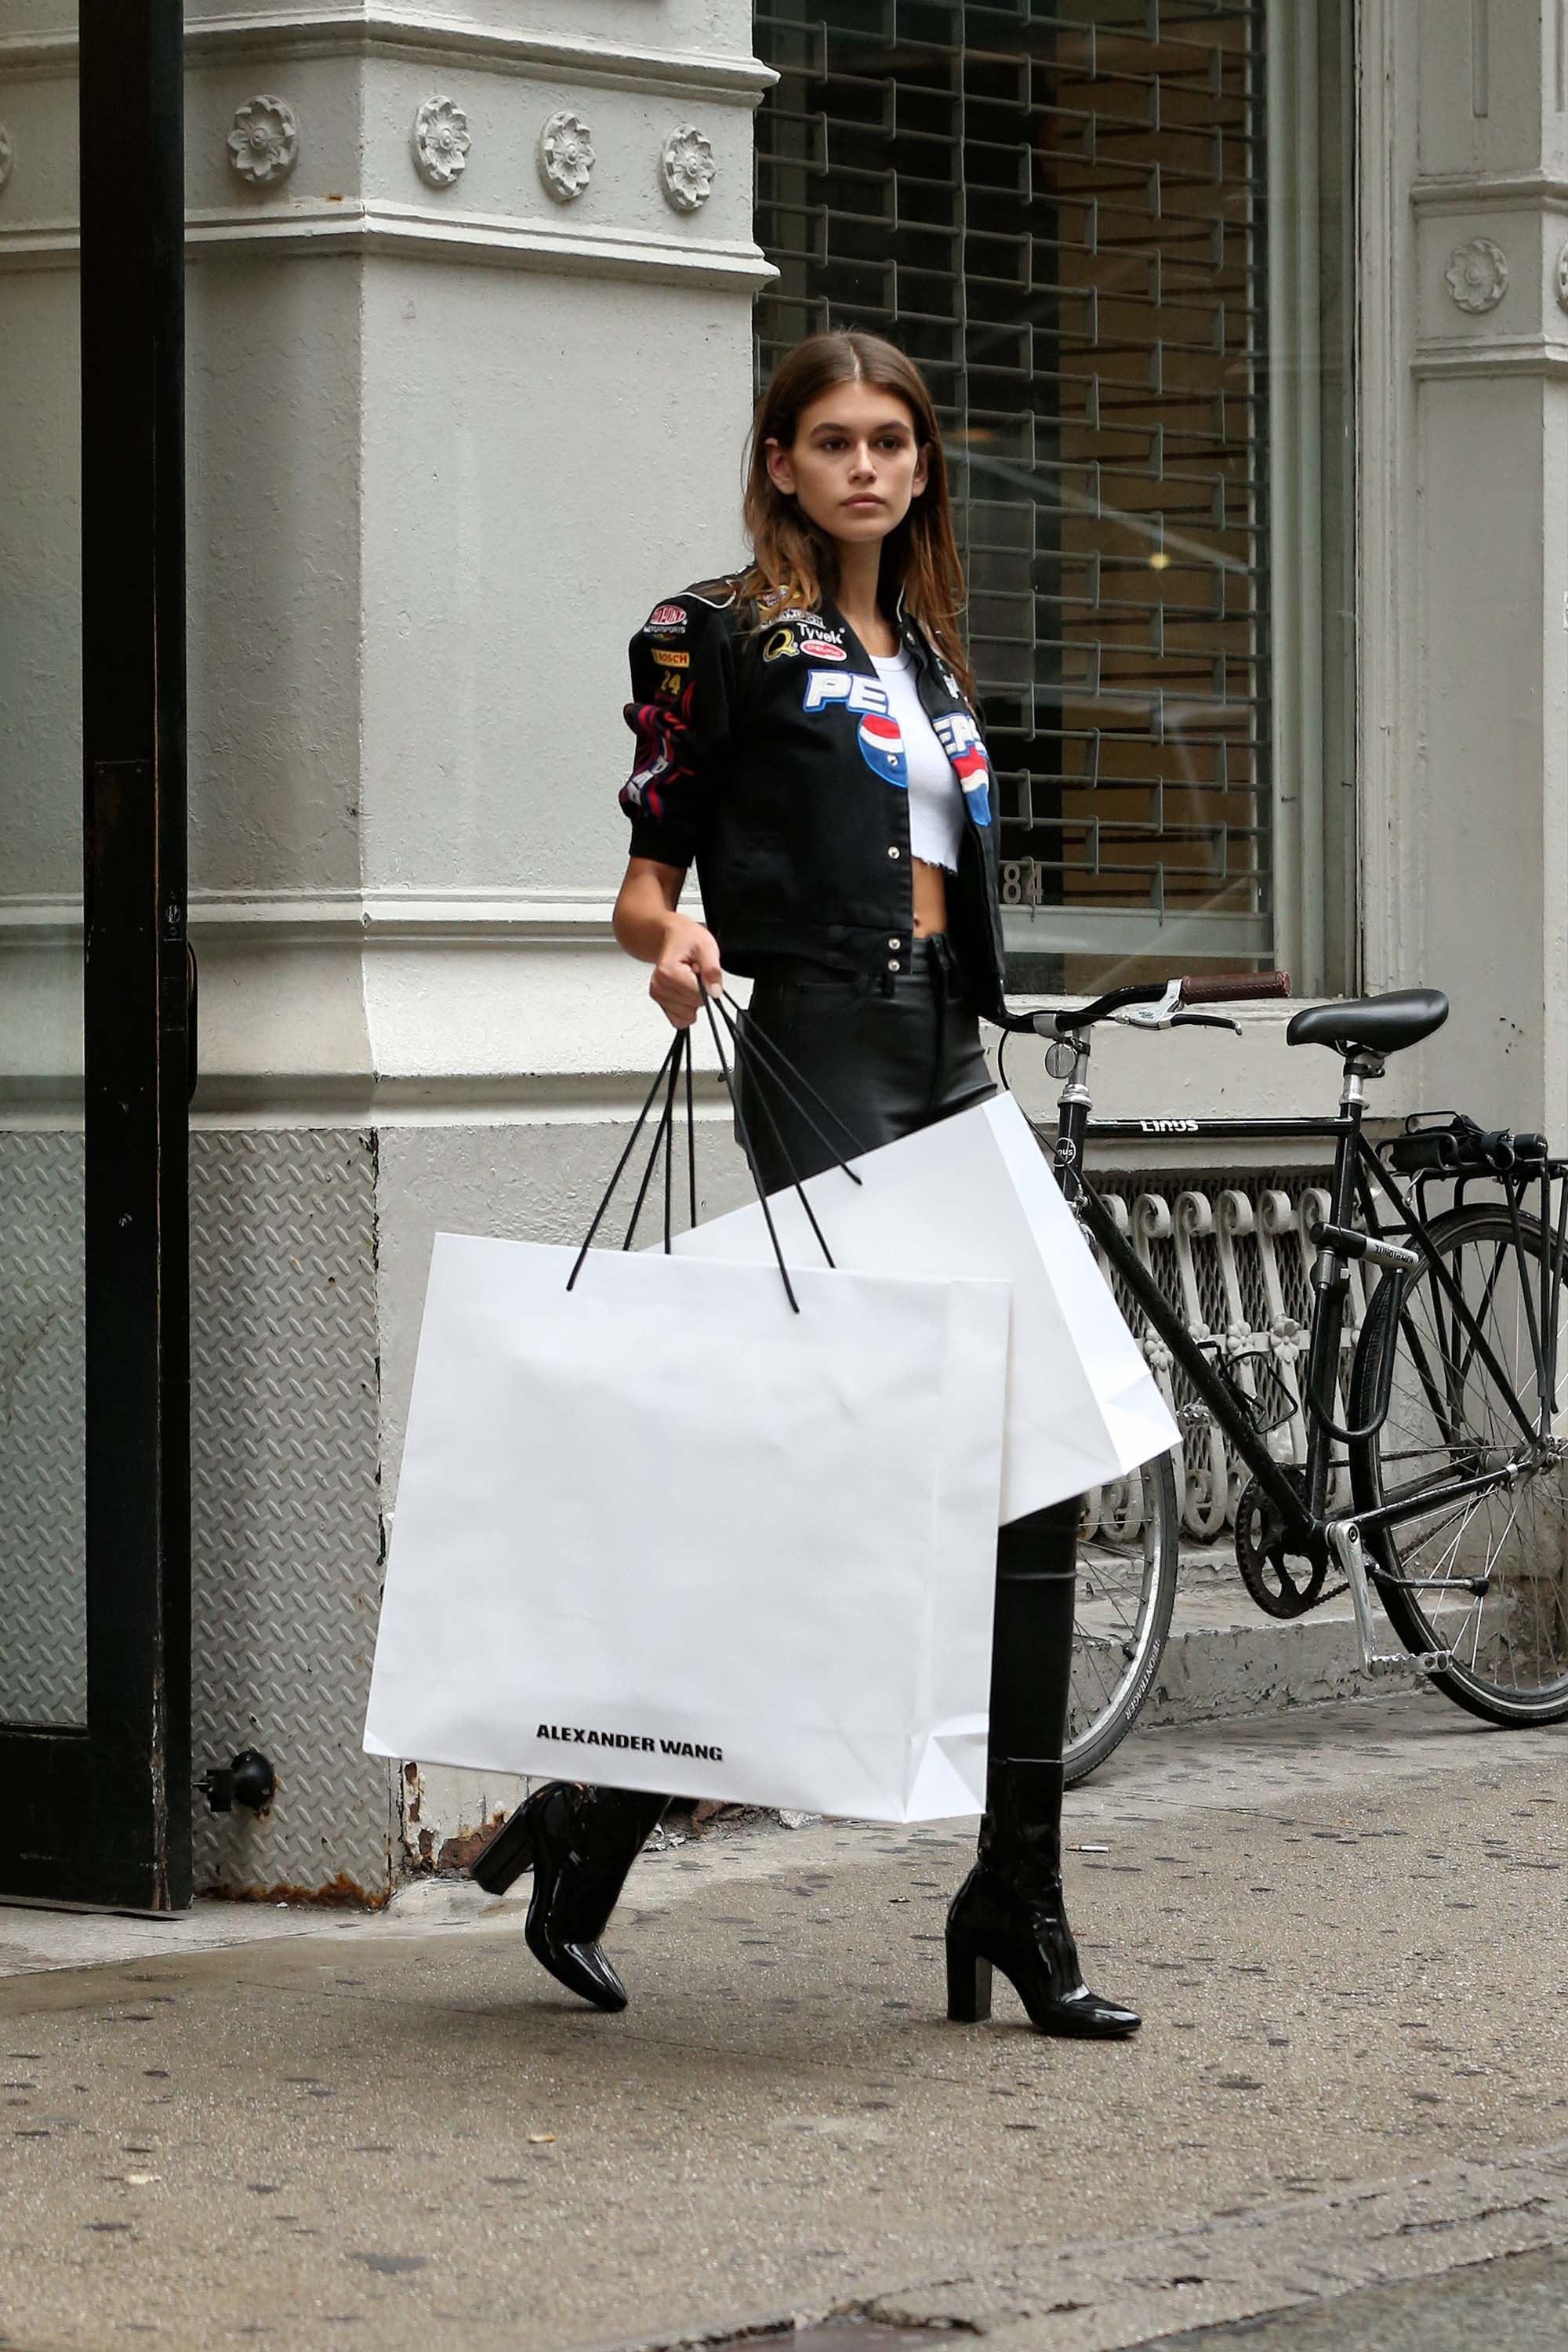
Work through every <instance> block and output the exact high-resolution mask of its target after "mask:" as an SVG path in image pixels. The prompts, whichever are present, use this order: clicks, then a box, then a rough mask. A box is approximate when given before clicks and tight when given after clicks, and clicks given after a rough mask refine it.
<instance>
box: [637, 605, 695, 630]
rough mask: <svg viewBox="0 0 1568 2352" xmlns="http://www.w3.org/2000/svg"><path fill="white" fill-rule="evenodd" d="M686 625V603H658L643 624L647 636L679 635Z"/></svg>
mask: <svg viewBox="0 0 1568 2352" xmlns="http://www.w3.org/2000/svg"><path fill="white" fill-rule="evenodd" d="M685 626H686V607H685V605H684V604H656V605H655V606H654V608H653V610H652V612H651V613H650V614H648V616H647V620H646V621H645V622H644V623H643V625H642V633H643V635H644V636H645V637H653V636H669V637H678V636H679V635H680V633H681V631H682V630H683V629H684V628H685Z"/></svg>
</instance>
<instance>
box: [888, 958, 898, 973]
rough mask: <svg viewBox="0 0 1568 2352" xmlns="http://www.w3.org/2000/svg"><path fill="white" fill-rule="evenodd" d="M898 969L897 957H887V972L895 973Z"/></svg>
mask: <svg viewBox="0 0 1568 2352" xmlns="http://www.w3.org/2000/svg"><path fill="white" fill-rule="evenodd" d="M898 968H899V959H898V957H897V956H889V958H888V970H889V971H897V970H898Z"/></svg>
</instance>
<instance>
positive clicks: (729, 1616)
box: [364, 1234, 1008, 1822]
mask: <svg viewBox="0 0 1568 2352" xmlns="http://www.w3.org/2000/svg"><path fill="white" fill-rule="evenodd" d="M819 1255H820V1254H819ZM573 1256H574V1253H573V1252H572V1251H570V1250H567V1249H557V1248H552V1247H548V1246H546V1245H544V1244H538V1243H528V1242H508V1241H490V1240H481V1239H476V1238H471V1237H466V1236H460V1235H456V1234H437V1239H436V1248H435V1254H434V1257H433V1260H432V1264H431V1271H430V1284H429V1290H428V1294H427V1297H426V1307H425V1319H424V1324H423V1328H422V1329H421V1332H420V1339H419V1354H418V1359H417V1363H416V1372H415V1381H414V1392H413V1398H412V1402H411V1405H410V1411H409V1419H408V1434H407V1440H406V1443H405V1449H404V1455H403V1467H402V1474H401V1478H400V1481H399V1486H398V1496H397V1508H396V1514H395V1520H394V1526H393V1537H392V1548H391V1555H390V1559H389V1560H388V1565H387V1577H386V1587H385V1594H384V1601H383V1604H382V1614H381V1626H380V1632H379V1636H378V1639H377V1643H376V1651H375V1665H374V1674H373V1676H372V1681H371V1693H370V1706H369V1712H368V1716H367V1719H366V1724H365V1733H364V1745H365V1747H366V1748H368V1749H369V1750H370V1751H371V1753H372V1754H374V1755H380V1756H395V1757H398V1758H417V1759H421V1760H425V1761H429V1762H439V1763H446V1764H460V1765H478V1766H481V1767H486V1768H490V1769H501V1770H506V1771H512V1772H527V1773H542V1774H545V1775H549V1776H551V1777H554V1778H561V1779H572V1780H603V1781H606V1782H608V1783H610V1784H611V1785H612V1786H616V1787H622V1788H635V1789H649V1790H668V1792H669V1793H671V1794H672V1795H681V1796H692V1797H716V1798H729V1799H738V1800H742V1801H749V1802H752V1803H759V1804H769V1805H786V1806H796V1807H801V1808H804V1809H806V1810H809V1811H821V1812H833V1813H847V1814H854V1815H858V1816H861V1817H863V1818H868V1819H871V1820H876V1821H889V1822H904V1821H925V1820H937V1819H941V1818H942V1817H944V1816H949V1815H953V1814H960V1813H971V1812H975V1811H979V1810H980V1808H981V1806H982V1803H983V1801H984V1769H985V1729H986V1706H987V1701H988V1696H989V1690H988V1685H989V1673H990V1654H991V1622H992V1606H993V1595H994V1570H995V1528H996V1513H997V1492H998V1486H999V1481H1000V1475H1001V1430H1002V1399H1003V1386H1004V1380H1005V1358H1006V1349H1007V1315H1008V1294H1007V1290H1006V1287H1005V1285H1004V1284H1001V1283H997V1282H969V1281H965V1282H946V1281H936V1280H930V1279H910V1278H904V1277H889V1276H866V1275H858V1274H847V1273H845V1274H836V1273H829V1272H826V1270H823V1271H817V1270H804V1271H796V1270H795V1267H793V1266H792V1268H791V1280H792V1282H793V1284H794V1286H795V1296H796V1297H797V1298H798V1300H799V1310H800V1311H799V1312H798V1313H796V1312H795V1311H793V1310H792V1307H791V1306H790V1303H789V1300H788V1298H787V1297H786V1296H785V1293H784V1286H783V1284H782V1283H781V1281H780V1278H779V1272H778V1269H777V1267H776V1265H773V1263H772V1262H771V1260H770V1262H769V1263H768V1264H767V1265H755V1266H752V1265H700V1264H695V1263H692V1262H691V1261H689V1260H685V1259H681V1258H676V1257H666V1256H663V1255H641V1254H637V1255H629V1256H628V1255H622V1254H621V1253H619V1252H612V1251H607V1250H606V1251H595V1252H593V1253H592V1254H591V1255H589V1256H588V1258H587V1260H586V1262H585V1264H584V1267H583V1270H582V1273H581V1276H579V1278H578V1281H577V1285H576V1287H575V1288H574V1290H573V1291H572V1292H571V1293H570V1294H568V1292H567V1289H566V1277H567V1274H568V1271H569V1269H570V1268H571V1265H572V1263H573Z"/></svg>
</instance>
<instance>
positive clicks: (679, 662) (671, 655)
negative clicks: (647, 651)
mask: <svg viewBox="0 0 1568 2352" xmlns="http://www.w3.org/2000/svg"><path fill="white" fill-rule="evenodd" d="M651 651H652V654H653V657H654V659H655V661H656V662H662V663H663V665H664V667H665V668H666V669H689V668H690V667H691V656H690V655H689V654H687V653H679V652H678V651H677V650H676V648H675V646H653V647H652V648H651Z"/></svg>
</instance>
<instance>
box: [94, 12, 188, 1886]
mask: <svg viewBox="0 0 1568 2352" xmlns="http://www.w3.org/2000/svg"><path fill="white" fill-rule="evenodd" d="M79 22H80V124H81V359H82V368H81V384H82V396H81V436H82V465H81V480H82V524H81V530H82V549H81V552H82V635H81V643H82V750H83V760H84V789H85V803H84V811H83V817H84V828H83V833H84V852H85V899H86V908H85V917H86V971H85V990H86V994H85V1025H86V1035H85V1055H86V1121H87V1153H86V1254H87V1582H88V1719H89V1720H88V1727H89V1738H90V1740H91V1743H92V1746H93V1748H94V1750H95V1752H96V1754H97V1755H98V1756H99V1757H100V1758H101V1759H102V1762H101V1765H100V1774H101V1775H102V1779H103V1785H102V1787H101V1790H100V1804H99V1806H96V1807H95V1812H97V1811H100V1812H101V1819H102V1824H103V1841H102V1844H101V1847H100V1848H98V1849H96V1850H95V1851H94V1852H93V1853H91V1855H90V1856H89V1861H90V1864H91V1866H90V1867H89V1871H88V1875H89V1877H90V1878H91V1879H93V1880H94V1882H95V1883H96V1885H97V1886H99V1887H101V1889H102V1892H101V1893H100V1895H99V1899H100V1900H106V1901H119V1902H125V1903H134V1904H138V1905H142V1906H146V1907H149V1908H152V1909H159V1910H163V1909H174V1908H178V1907H180V1906H183V1905H184V1904H185V1903H187V1902H188V1901H189V1900H190V1888H191V1788H190V1525H189V1520H190V1509H189V1468H188V1385H189V1320H188V1317H189V1309H188V1286H187V1270H186V1202H185V1190H186V1171H185V1079H186V1050H185V1032H186V963H185V887H186V885H185V656H184V643H185V612H184V598H185V588H184V573H185V558H184V136H183V120H184V26H183V16H182V8H181V0H81V5H80V17H79Z"/></svg>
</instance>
